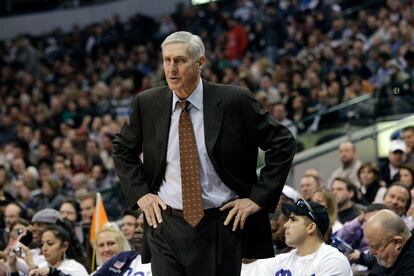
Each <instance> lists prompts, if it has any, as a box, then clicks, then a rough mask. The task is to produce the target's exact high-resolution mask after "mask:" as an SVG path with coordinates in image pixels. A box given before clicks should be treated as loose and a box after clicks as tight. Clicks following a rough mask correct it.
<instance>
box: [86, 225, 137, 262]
mask: <svg viewBox="0 0 414 276" xmlns="http://www.w3.org/2000/svg"><path fill="white" fill-rule="evenodd" d="M94 246H95V249H96V264H97V266H98V268H97V270H98V269H99V267H100V266H102V265H103V264H104V263H105V262H106V261H108V260H109V259H110V258H112V257H113V256H115V255H117V254H118V253H120V252H123V251H128V250H131V247H130V245H129V243H128V241H127V239H126V238H125V236H124V234H122V232H121V230H119V228H118V226H116V224H115V223H107V224H105V225H104V226H103V227H102V229H101V230H100V231H99V232H98V234H97V235H96V239H95V243H94Z"/></svg>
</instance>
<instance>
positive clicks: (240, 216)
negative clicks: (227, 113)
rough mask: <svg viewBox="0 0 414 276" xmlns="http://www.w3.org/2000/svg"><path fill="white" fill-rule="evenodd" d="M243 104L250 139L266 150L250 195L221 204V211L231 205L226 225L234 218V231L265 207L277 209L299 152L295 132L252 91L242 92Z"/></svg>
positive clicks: (269, 209)
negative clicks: (251, 92) (282, 122)
mask: <svg viewBox="0 0 414 276" xmlns="http://www.w3.org/2000/svg"><path fill="white" fill-rule="evenodd" d="M242 103H243V120H244V122H245V125H246V128H247V133H246V135H247V136H248V137H247V138H248V139H249V141H252V143H255V145H257V146H258V147H260V148H261V149H262V150H263V151H265V166H264V167H263V168H262V169H261V171H260V176H259V180H258V183H257V184H256V185H253V186H252V188H251V191H250V194H249V197H248V198H242V199H238V200H235V201H231V202H229V203H228V204H226V205H224V206H223V207H222V210H224V209H227V208H232V209H231V210H230V212H229V215H228V216H227V219H226V221H225V223H224V224H225V225H227V224H228V223H230V221H231V219H232V218H233V217H234V223H233V231H235V230H236V229H237V225H238V224H240V228H241V229H243V227H244V223H245V221H246V219H247V217H248V216H249V215H251V214H253V213H256V212H258V211H259V210H261V209H262V208H264V209H265V210H267V211H270V212H273V211H274V210H275V208H276V205H277V201H278V200H279V197H280V194H281V192H282V189H283V186H284V184H285V181H286V178H287V176H288V174H289V170H290V167H291V165H292V160H293V156H294V155H295V152H296V142H295V139H294V137H293V135H292V133H291V132H290V131H289V130H288V129H287V128H286V127H284V126H283V125H281V124H279V123H278V122H276V120H274V119H273V118H272V116H271V114H270V113H269V112H268V111H265V110H264V109H263V108H262V107H261V105H260V104H259V103H258V102H257V101H256V99H254V97H253V96H252V95H251V94H250V93H243V101H242Z"/></svg>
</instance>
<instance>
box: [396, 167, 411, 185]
mask: <svg viewBox="0 0 414 276" xmlns="http://www.w3.org/2000/svg"><path fill="white" fill-rule="evenodd" d="M399 174H400V182H402V183H403V184H405V185H407V187H411V186H412V185H413V176H412V174H411V172H410V171H409V170H407V169H405V168H401V169H400V172H399Z"/></svg>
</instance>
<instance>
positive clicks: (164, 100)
mask: <svg viewBox="0 0 414 276" xmlns="http://www.w3.org/2000/svg"><path fill="white" fill-rule="evenodd" d="M156 101H157V107H156V108H155V109H154V114H153V116H152V118H153V120H154V126H155V141H156V143H157V145H158V147H159V149H160V150H159V152H160V157H161V161H162V162H163V163H164V162H165V160H166V155H167V146H168V134H169V131H170V123H171V103H172V92H171V91H170V90H169V89H168V88H166V89H165V90H163V91H162V92H161V93H160V94H159V97H158V98H157V99H156Z"/></svg>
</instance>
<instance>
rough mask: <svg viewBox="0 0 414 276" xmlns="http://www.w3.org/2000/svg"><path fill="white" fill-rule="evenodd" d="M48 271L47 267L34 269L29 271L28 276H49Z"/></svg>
mask: <svg viewBox="0 0 414 276" xmlns="http://www.w3.org/2000/svg"><path fill="white" fill-rule="evenodd" d="M49 272H50V269H49V267H48V266H45V267H42V268H35V269H32V270H30V272H29V276H47V275H49Z"/></svg>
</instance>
